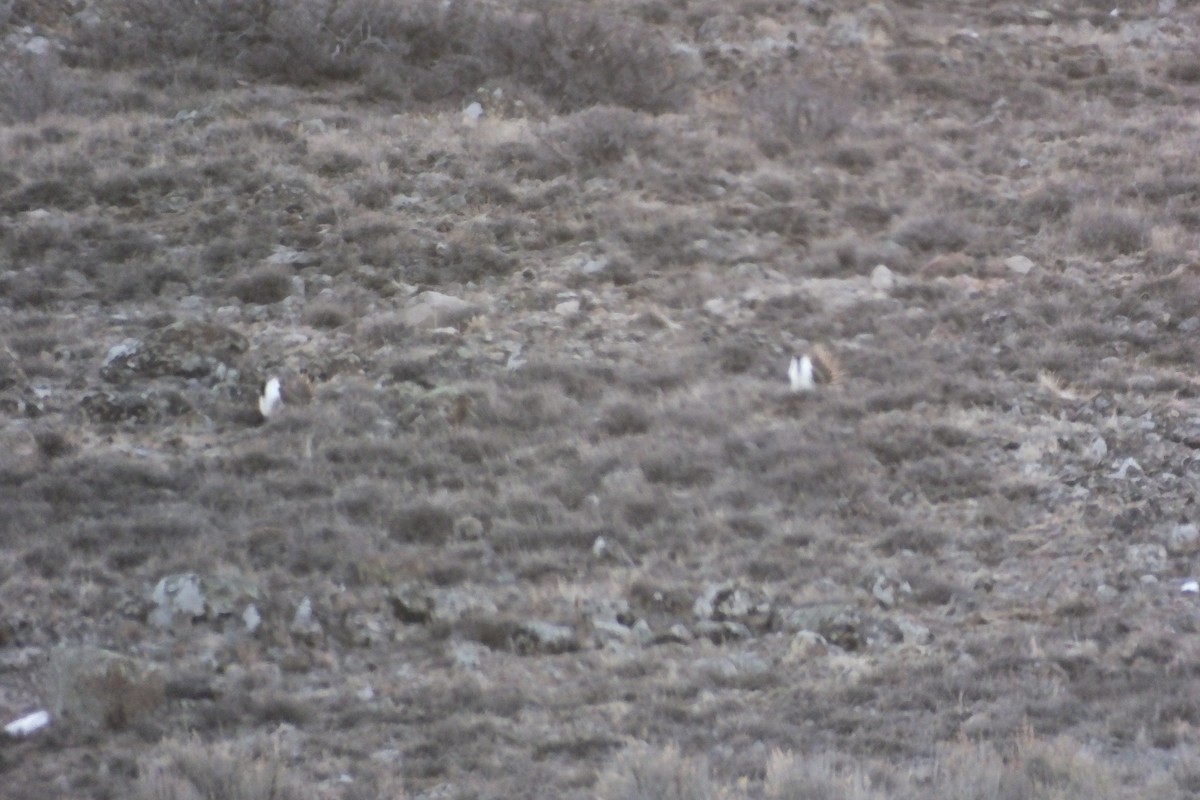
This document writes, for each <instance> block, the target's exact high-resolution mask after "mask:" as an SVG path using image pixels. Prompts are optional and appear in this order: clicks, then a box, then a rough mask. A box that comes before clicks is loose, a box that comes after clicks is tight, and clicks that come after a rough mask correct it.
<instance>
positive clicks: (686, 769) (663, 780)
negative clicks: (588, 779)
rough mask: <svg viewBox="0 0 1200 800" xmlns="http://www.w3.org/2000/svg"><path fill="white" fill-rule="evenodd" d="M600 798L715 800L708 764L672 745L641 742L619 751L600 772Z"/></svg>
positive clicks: (601, 799) (623, 799)
mask: <svg viewBox="0 0 1200 800" xmlns="http://www.w3.org/2000/svg"><path fill="white" fill-rule="evenodd" d="M595 796H596V798H597V800H716V798H717V797H718V796H719V793H718V789H717V786H716V785H714V784H713V782H712V780H711V779H710V777H709V772H708V765H707V764H706V763H705V762H704V761H703V760H701V759H694V758H688V757H687V756H684V755H682V754H681V753H680V752H679V748H678V747H676V746H675V745H673V744H669V745H667V746H666V747H653V746H651V745H648V744H644V743H638V744H634V745H631V746H629V747H627V748H626V749H625V750H623V751H621V752H620V753H618V754H617V756H616V757H615V758H614V759H613V760H612V761H611V762H610V763H609V765H608V766H607V767H605V769H604V770H603V772H601V773H600V779H599V780H598V781H597V783H596V795H595Z"/></svg>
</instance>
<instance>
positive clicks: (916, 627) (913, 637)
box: [894, 617, 933, 644]
mask: <svg viewBox="0 0 1200 800" xmlns="http://www.w3.org/2000/svg"><path fill="white" fill-rule="evenodd" d="M894 622H895V623H896V627H898V628H899V629H900V634H901V635H902V636H903V637H904V641H905V642H906V643H908V644H929V643H930V642H932V641H933V634H932V633H931V632H930V630H929V628H927V627H925V626H924V625H921V624H920V623H918V622H913V621H912V620H909V619H904V618H903V617H897V618H896V619H895V620H894Z"/></svg>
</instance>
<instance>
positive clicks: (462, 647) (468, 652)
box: [450, 642, 487, 672]
mask: <svg viewBox="0 0 1200 800" xmlns="http://www.w3.org/2000/svg"><path fill="white" fill-rule="evenodd" d="M485 653H487V648H486V647H484V646H483V645H481V644H477V643H476V642H452V643H451V645H450V660H451V661H453V662H454V666H456V667H458V668H459V669H461V670H466V671H467V672H475V671H477V670H478V669H479V665H480V664H481V663H482V661H483V656H484V654H485Z"/></svg>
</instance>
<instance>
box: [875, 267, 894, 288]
mask: <svg viewBox="0 0 1200 800" xmlns="http://www.w3.org/2000/svg"><path fill="white" fill-rule="evenodd" d="M895 287H896V276H895V275H893V274H892V271H891V270H890V269H888V268H887V265H886V264H876V265H875V268H874V269H873V270H871V288H872V289H874V290H875V291H877V292H884V293H885V294H886V293H887V292H890V291H891V290H892V289H894V288H895Z"/></svg>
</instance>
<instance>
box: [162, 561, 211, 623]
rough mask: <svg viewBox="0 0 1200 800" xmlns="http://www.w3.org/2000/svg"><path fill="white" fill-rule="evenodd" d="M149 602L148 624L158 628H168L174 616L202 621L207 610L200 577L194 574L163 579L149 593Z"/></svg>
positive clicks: (169, 576)
mask: <svg viewBox="0 0 1200 800" xmlns="http://www.w3.org/2000/svg"><path fill="white" fill-rule="evenodd" d="M150 601H151V602H152V603H154V610H153V611H151V612H150V624H152V625H155V626H157V627H160V628H165V627H167V626H169V625H170V624H171V623H172V622H173V621H174V619H175V617H176V616H181V617H184V618H186V619H188V620H189V621H190V620H197V619H203V618H204V615H205V613H206V612H207V609H208V605H207V603H206V602H205V599H204V589H203V588H202V587H201V580H200V576H199V575H197V574H195V573H194V572H188V573H183V574H180V575H168V576H167V577H165V578H163V579H162V580H160V581H159V582H158V583H157V584H156V585H155V587H154V591H152V592H151V593H150Z"/></svg>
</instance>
